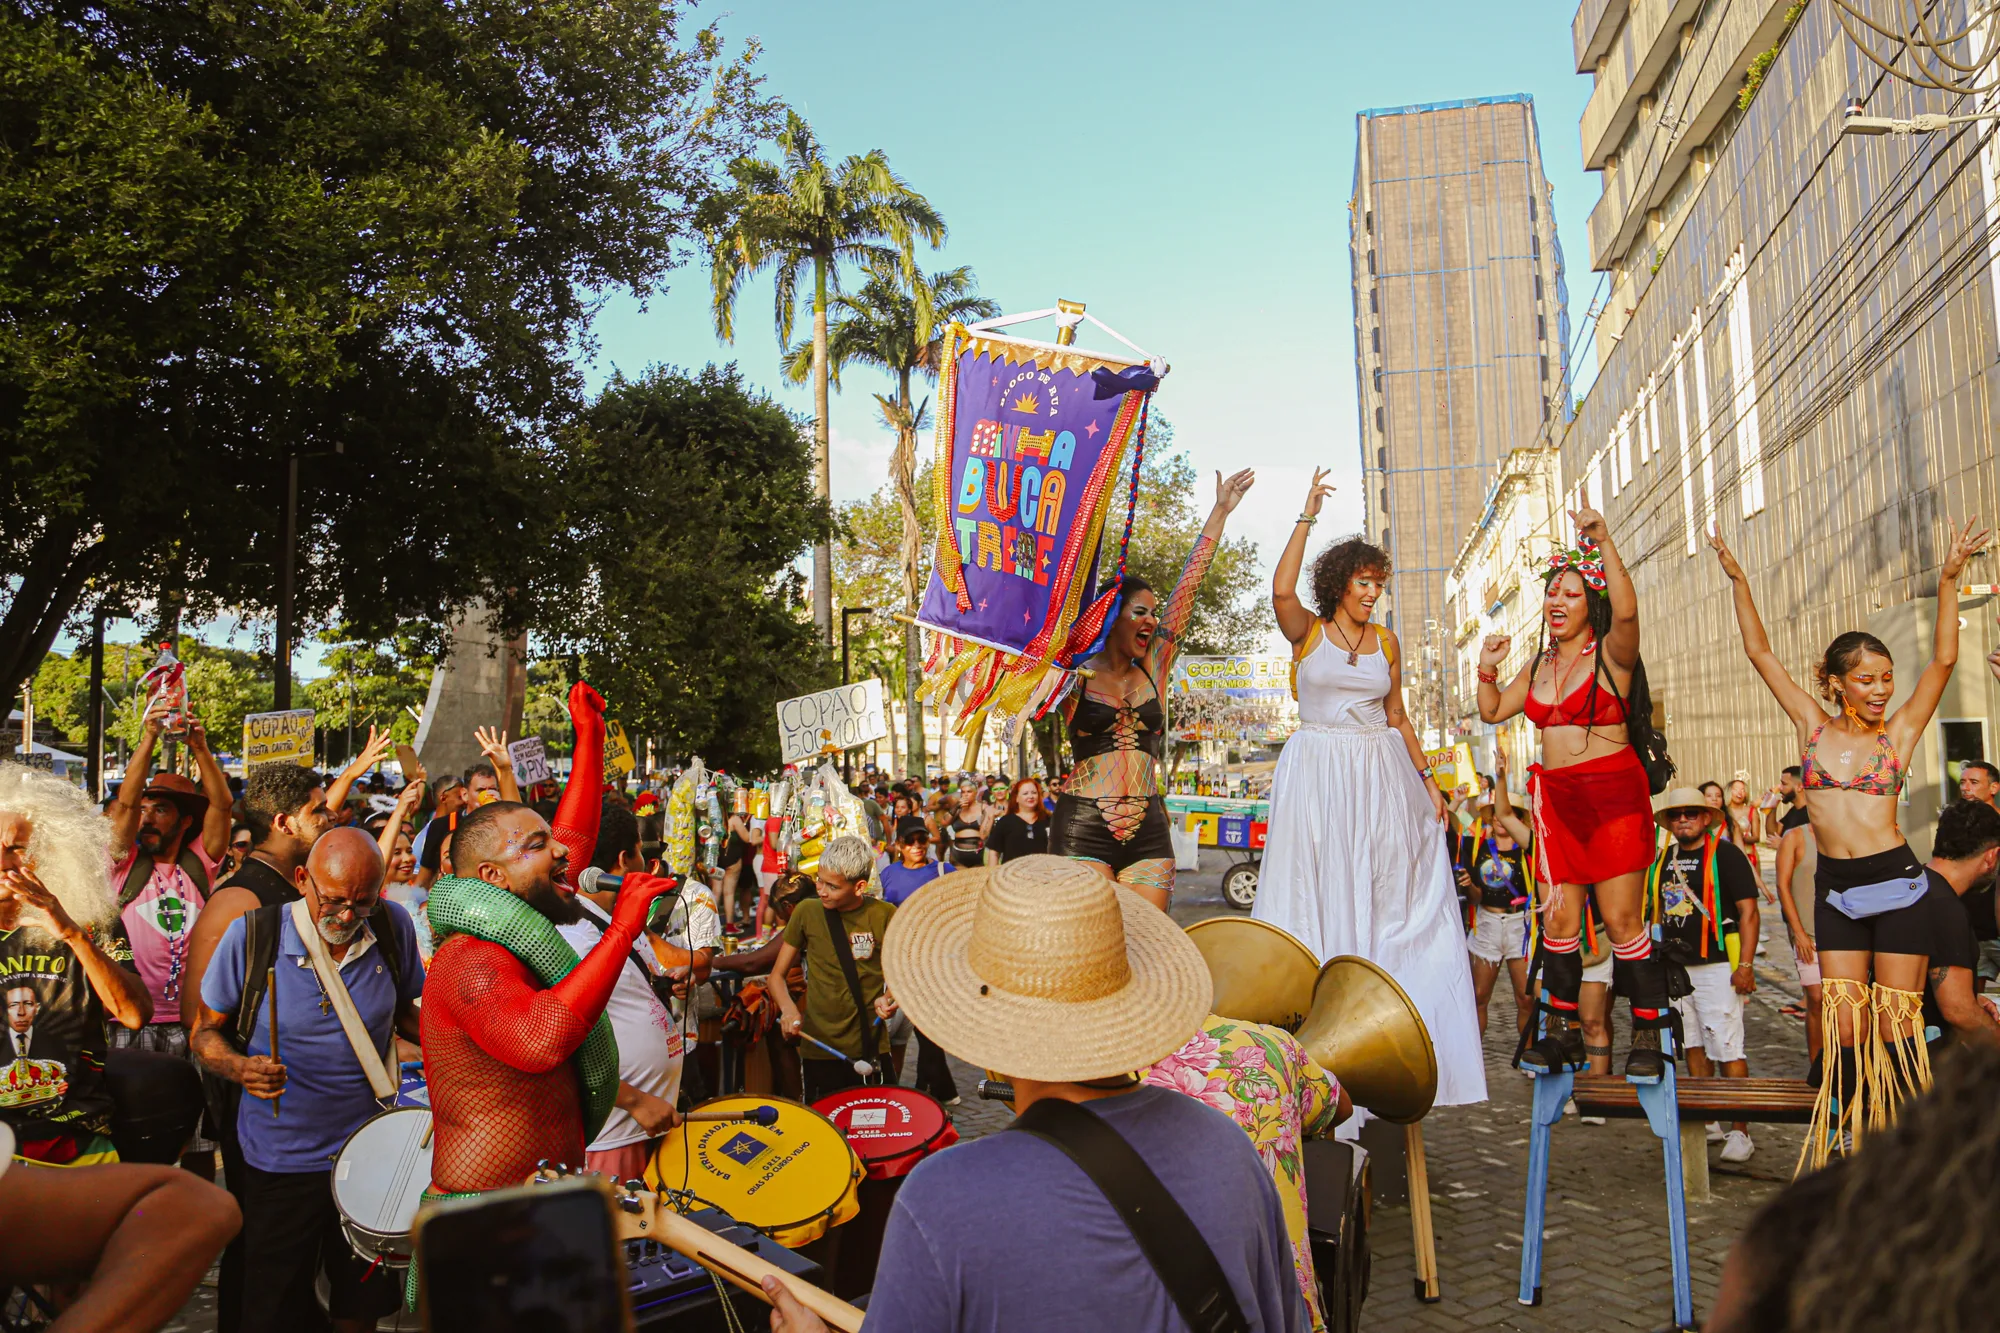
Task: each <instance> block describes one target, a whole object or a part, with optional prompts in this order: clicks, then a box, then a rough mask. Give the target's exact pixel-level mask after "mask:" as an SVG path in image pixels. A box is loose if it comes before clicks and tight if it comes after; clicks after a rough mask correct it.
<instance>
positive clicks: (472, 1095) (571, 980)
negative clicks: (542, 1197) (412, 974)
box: [423, 683, 673, 1193]
mask: <svg viewBox="0 0 2000 1333" xmlns="http://www.w3.org/2000/svg"><path fill="white" fill-rule="evenodd" d="M603 707H604V704H603V701H602V700H601V699H599V698H598V697H597V694H596V692H595V691H594V690H592V689H591V688H590V687H589V686H588V685H584V684H581V683H579V684H578V685H577V686H576V687H575V688H574V689H573V690H572V691H571V692H570V714H571V717H572V718H573V719H574V720H575V723H576V736H577V743H576V752H575V762H574V765H573V767H572V768H571V778H570V784H569V789H568V790H567V791H566V792H565V793H564V795H563V800H562V805H561V806H560V807H559V808H558V809H557V811H556V818H555V826H554V828H553V829H551V828H550V826H549V824H547V823H545V822H544V821H543V820H542V817H541V816H540V815H538V814H536V813H535V812H534V810H532V809H530V808H529V807H527V806H525V805H519V804H515V803H513V802H508V801H499V802H495V803H494V804H491V805H487V806H482V807H480V808H479V809H477V810H475V811H474V812H473V813H472V814H470V815H468V816H465V817H464V818H462V819H461V820H460V821H459V825H458V830H457V832H456V833H455V834H454V835H453V838H452V848H451V858H452V867H453V870H454V872H455V873H457V874H459V875H463V876H466V877H468V878H473V879H483V880H485V881H486V882H487V883H489V884H493V885H495V886H497V887H499V888H503V889H506V890H507V891H508V892H510V893H513V894H514V895H516V896H517V897H519V898H520V899H522V900H523V901H524V902H526V903H527V904H528V906H530V907H532V908H534V909H535V910H536V911H538V912H540V913H541V914H542V915H543V916H545V917H547V918H549V920H550V921H552V922H554V923H556V924H558V925H562V924H568V923H569V922H572V921H575V920H577V919H578V917H579V916H580V915H581V909H579V908H578V907H577V905H576V895H575V892H574V888H573V886H572V881H571V879H570V874H569V867H570V866H571V865H585V864H588V863H589V855H590V850H591V848H592V847H593V846H594V845H595V843H596V840H597V820H598V813H599V811H600V809H601V808H602V804H601V803H602V796H603V793H602V790H601V787H600V784H599V782H598V781H597V775H598V774H599V773H601V772H602V771H603V745H604V723H603ZM672 883H673V882H672V881H671V880H667V879H661V878H657V877H655V876H651V875H628V876H627V877H626V878H625V882H624V885H623V886H622V888H621V889H620V891H619V894H618V900H617V906H616V907H615V908H614V909H613V912H612V918H611V928H610V929H609V930H607V931H605V933H604V938H603V939H602V940H600V941H599V942H598V944H597V946H596V947H595V948H593V949H592V950H591V951H590V953H589V954H588V955H587V956H586V957H585V958H584V959H583V960H582V961H581V962H580V963H579V964H578V965H577V966H576V968H575V969H574V970H573V971H571V972H570V974H569V975H568V976H567V977H564V978H563V979H562V980H561V981H560V982H558V983H556V984H555V985H554V986H548V987H544V986H543V985H542V983H541V979H540V978H539V977H537V976H536V975H535V973H534V971H533V970H532V969H531V968H529V966H528V965H527V964H526V963H524V962H522V961H521V960H520V959H519V958H517V957H515V956H514V954H513V953H512V952H511V951H509V950H508V949H507V948H506V947H505V946H503V945H499V944H493V943H490V942H488V941H486V940H480V939H474V938H472V937H471V936H468V935H453V936H452V937H450V938H449V939H447V940H446V941H445V942H444V943H443V944H442V945H441V946H439V948H438V951H437V956H436V957H435V958H433V959H432V960H431V967H430V972H429V973H428V975H427V976H426V978H425V981H424V995H425V999H424V1008H423V1043H424V1073H425V1077H426V1079H427V1080H428V1082H429V1084H430V1096H431V1113H432V1116H433V1124H434V1125H435V1126H436V1137H435V1141H434V1143H433V1149H432V1159H431V1186H432V1189H433V1190H435V1191H436V1192H438V1193H466V1192H471V1191H475V1190H488V1189H498V1188H501V1187H502V1186H508V1185H518V1184H520V1183H522V1181H524V1180H525V1179H526V1178H527V1177H528V1176H529V1175H530V1174H532V1173H533V1171H534V1170H535V1164H536V1163H537V1162H539V1161H542V1160H544V1159H546V1160H548V1161H551V1162H562V1163H566V1164H567V1165H569V1166H572V1167H576V1168H579V1169H581V1168H582V1166H583V1160H584V1157H583V1155H584V1148H585V1134H584V1123H583V1094H582V1088H581V1086H580V1084H579V1082H578V1080H577V1076H576V1074H575V1073H574V1072H573V1071H572V1069H571V1068H570V1057H571V1056H572V1055H573V1054H575V1052H576V1050H577V1048H578V1047H579V1046H581V1045H582V1044H583V1040H584V1038H585V1037H586V1036H588V1035H589V1033H590V1029H591V1027H592V1025H593V1024H595V1023H596V1022H597V1019H598V1016H599V1015H600V1014H602V1013H603V1012H604V1006H605V1003H606V1002H607V1001H608V1000H609V999H610V997H611V991H612V988H613V986H614V985H616V983H617V980H618V973H619V969H620V968H621V967H623V966H624V963H625V960H626V958H627V956H628V955H629V953H630V951H631V948H632V945H633V942H634V941H635V940H637V939H638V938H639V934H640V932H641V931H642V930H643V929H644V927H645V922H646V917H647V914H648V913H649V911H650V910H651V907H652V903H653V900H654V899H655V898H657V897H658V896H659V895H660V894H661V893H663V892H665V891H666V890H667V889H669V888H671V887H672Z"/></svg>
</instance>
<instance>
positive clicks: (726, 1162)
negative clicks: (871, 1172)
mask: <svg viewBox="0 0 2000 1333" xmlns="http://www.w3.org/2000/svg"><path fill="white" fill-rule="evenodd" d="M758 1106H775V1107H776V1108H777V1110H778V1120H777V1123H776V1124H774V1125H769V1126H765V1125H755V1124H752V1123H750V1122H749V1121H747V1120H698V1121H695V1122H693V1123H692V1124H683V1125H679V1126H676V1127H675V1128H674V1129H673V1130H671V1131H669V1132H668V1134H667V1136H666V1137H665V1138H663V1139H661V1140H660V1146H659V1147H658V1148H657V1149H655V1150H654V1152H653V1160H652V1161H651V1162H650V1163H648V1164H647V1167H646V1184H647V1185H649V1186H651V1187H652V1188H653V1189H655V1190H658V1191H661V1192H663V1193H664V1192H666V1191H668V1190H683V1189H684V1190H687V1191H689V1192H690V1193H692V1194H693V1195H694V1196H695V1198H697V1199H699V1200H700V1201H701V1202H702V1203H704V1204H707V1205H709V1206H711V1207H714V1208H720V1209H721V1210H722V1211H723V1212H725V1213H728V1214H729V1215H730V1216H731V1217H733V1218H735V1219H736V1220H737V1221H739V1222H744V1223H747V1224H749V1225H750V1226H753V1227H756V1228H757V1229H758V1230H759V1231H762V1232H764V1233H765V1234H766V1235H768V1236H770V1237H771V1239H772V1240H775V1241H777V1242H778V1243H779V1244H780V1245H783V1246H785V1247H786V1248H788V1249H797V1248H798V1247H799V1246H801V1245H805V1244H808V1243H809V1242H812V1241H815V1240H818V1239H819V1238H820V1237H821V1236H824V1235H825V1234H826V1232H827V1229H828V1228H829V1227H837V1226H839V1225H840V1224H841V1223H843V1222H846V1221H848V1220H849V1219H851V1218H852V1217H854V1215H855V1214H856V1213H858V1212H860V1211H861V1200H860V1185H861V1179H862V1177H863V1176H864V1175H865V1174H866V1172H865V1171H864V1170H863V1169H862V1165H861V1159H860V1158H859V1157H858V1156H856V1155H855V1152H854V1149H852V1148H850V1147H848V1146H847V1140H846V1139H845V1138H843V1137H842V1136H841V1133H840V1131H839V1130H838V1129H837V1128H835V1127H834V1123H833V1122H832V1121H831V1120H828V1119H827V1118H826V1117H825V1116H823V1115H821V1114H820V1113H819V1112H817V1111H815V1110H813V1109H812V1108H811V1107H809V1106H800V1105H799V1104H798V1103H796V1102H788V1101H785V1100H783V1099H782V1098H778V1097H770V1096H763V1095H759V1096H744V1095H737V1096H733V1097H717V1098H715V1099H713V1100H712V1101H706V1102H703V1103H702V1104H701V1105H700V1106H698V1107H696V1108H695V1109H696V1110H698V1111H747V1110H749V1109H751V1108H752V1107H758Z"/></svg>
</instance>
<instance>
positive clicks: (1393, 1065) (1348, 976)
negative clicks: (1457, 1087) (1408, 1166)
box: [1298, 954, 1438, 1125]
mask: <svg viewBox="0 0 2000 1333" xmlns="http://www.w3.org/2000/svg"><path fill="white" fill-rule="evenodd" d="M1298 1038H1299V1044H1300V1045H1301V1046H1304V1047H1305V1048H1306V1054H1308V1055H1310V1056H1312V1058H1313V1060H1314V1061H1315V1062H1316V1063H1318V1064H1319V1065H1321V1066H1322V1067H1324V1068H1326V1069H1328V1070H1330V1071H1332V1073H1333V1076H1334V1077H1335V1078H1337V1079H1339V1080H1340V1085H1341V1086H1342V1087H1343V1088H1345V1089H1347V1095H1348V1096H1349V1097H1352V1098H1353V1099H1354V1103H1355V1105H1357V1106H1364V1107H1366V1108H1368V1111H1369V1113H1370V1114H1371V1115H1375V1116H1379V1117H1380V1118H1381V1119H1383V1120H1387V1121H1390V1122H1392V1123H1394V1124H1398V1125H1412V1124H1415V1123H1416V1122H1417V1121H1419V1120H1422V1119H1423V1118H1424V1116H1425V1115H1426V1114H1428V1113H1429V1111H1430V1109H1431V1103H1432V1102H1434V1101H1436V1100H1437V1086H1438V1066H1437V1052H1436V1051H1435V1050H1434V1049H1433V1048H1432V1046H1431V1034H1430V1032H1429V1031H1428V1030H1427V1029H1426V1028H1425V1027H1424V1020H1423V1018H1422V1016H1421V1015H1419V1014H1418V1013H1417V1007H1416V1006H1415V1005H1414V1004H1411V1003H1410V997H1409V996H1407V995H1405V994H1404V993H1403V988H1402V987H1401V986H1398V985H1397V984H1396V979H1395V978H1394V977H1392V976H1390V975H1389V974H1388V973H1387V972H1384V971H1383V970H1382V969H1381V968H1379V967H1377V966H1376V965H1375V964H1373V963H1371V962H1369V961H1368V960H1367V959H1366V958H1356V957H1354V956H1352V955H1349V954H1343V955H1342V956H1340V957H1338V958H1335V959H1332V960H1330V961H1329V962H1328V963H1327V965H1326V966H1325V967H1323V968H1321V969H1320V971H1319V979H1318V981H1316V982H1315V983H1314V985H1313V994H1312V1008H1311V1011H1310V1012H1309V1013H1308V1014H1307V1015H1306V1021H1305V1024H1304V1026H1302V1027H1300V1028H1299V1030H1298Z"/></svg>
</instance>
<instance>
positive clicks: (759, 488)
mask: <svg viewBox="0 0 2000 1333" xmlns="http://www.w3.org/2000/svg"><path fill="white" fill-rule="evenodd" d="M561 475H562V481H561V483H560V486H559V488H558V494H559V495H560V497H561V502H562V508H563V535H562V537H561V541H562V542H563V543H564V545H565V547H566V549H567V559H568V560H571V561H574V562H575V564H576V565H577V566H578V567H580V568H581V569H582V570H583V573H582V576H581V577H580V578H577V579H568V578H565V579H562V580H557V581H552V582H551V583H549V584H547V585H545V586H543V587H541V588H539V589H538V590H537V592H536V598H537V607H536V613H535V618H534V619H535V624H536V627H537V631H538V638H539V640H540V641H541V642H542V643H543V644H544V645H545V647H546V648H547V650H548V652H549V653H550V654H551V655H552V656H555V657H564V656H569V655H575V656H576V658H577V660H578V665H579V667H580V669H581V671H582V675H583V678H584V679H585V680H588V681H589V682H590V683H591V684H592V685H594V686H596V687H597V689H598V690H599V691H600V692H601V693H602V694H603V695H604V697H605V700H606V701H607V703H608V704H609V706H610V711H611V714H612V715H613V716H615V717H617V718H618V719H619V720H620V721H622V722H623V723H624V724H625V728H626V731H627V733H628V734H629V735H631V736H632V737H633V739H634V741H635V742H636V741H637V740H638V739H639V738H640V737H642V736H650V737H653V738H655V739H657V740H658V741H660V742H661V743H662V744H663V745H664V747H665V749H666V750H667V751H668V752H669V753H673V754H679V755H687V754H699V755H701V756H702V758H703V759H704V760H705V761H706V762H707V763H708V765H709V766H710V767H711V768H725V769H729V770H732V771H749V772H757V771H763V770H768V769H771V768H774V767H776V766H777V761H778V729H777V725H778V724H777V714H776V711H775V706H776V704H777V702H778V701H779V700H780V699H785V698H790V697H792V696H794V695H799V694H805V693H809V692H810V691H812V690H816V689H821V688H824V687H825V686H826V685H828V684H831V683H832V681H833V676H834V668H833V667H832V666H831V664H829V663H828V661H827V660H826V656H825V653H824V651H823V650H822V649H820V648H818V647H817V646H816V642H815V639H814V636H813V631H812V626H811V624H810V623H809V622H808V621H806V620H805V619H804V618H803V616H802V613H801V610H800V594H801V591H802V587H803V584H802V582H801V580H800V578H799V576H798V574H797V572H796V571H795V570H794V568H793V564H792V562H793V561H794V559H795V558H796V557H797V555H798V553H799V552H800V551H802V550H804V549H805V548H806V547H807V546H809V545H811V544H812V542H814V541H815V540H821V539H824V538H825V536H826V535H827V533H828V532H829V531H830V528H831V517H830V515H829V514H828V513H827V510H826V508H825V506H824V505H822V504H820V503H819V502H818V501H816V500H815V499H814V498H813V494H812V455H811V450H810V447H809V445H808V444H807V442H806V438H805V436H804V434H803V433H802V429H801V425H800V423H799V422H798V421H797V420H795V419H794V418H793V417H792V416H791V415H790V414H789V413H787V412H786V411H785V410H784V409H783V408H782V407H780V406H778V405H777V404H776V403H774V402H772V401H771V400H770V399H769V398H768V397H766V396H765V395H763V394H762V393H760V392H757V391H755V390H752V389H751V388H749V387H748V386H746V385H745V384H744V383H743V380H742V377H741V375H740V374H739V373H738V372H737V370H736V367H734V366H729V367H726V368H721V369H718V368H716V367H713V366H710V367H708V368H706V369H704V370H701V371H698V372H695V373H693V374H684V373H682V372H680V371H676V370H671V369H654V370H651V371H649V372H647V373H646V374H645V375H643V376H641V377H639V378H637V379H630V380H628V379H626V378H624V377H622V376H620V377H617V378H614V379H613V380H612V382H611V383H610V384H609V385H607V386H606V388H605V390H604V393H603V395H602V396H601V397H600V398H599V399H598V400H597V402H596V403H595V404H594V405H593V406H592V407H591V409H590V411H589V413H588V414H587V416H586V418H585V420H584V422H583V424H582V425H580V426H579V427H577V428H576V429H575V430H574V431H572V432H571V433H570V436H569V438H568V440H567V441H566V448H565V452H564V462H563V467H562V474H561ZM535 720H536V721H539V719H535Z"/></svg>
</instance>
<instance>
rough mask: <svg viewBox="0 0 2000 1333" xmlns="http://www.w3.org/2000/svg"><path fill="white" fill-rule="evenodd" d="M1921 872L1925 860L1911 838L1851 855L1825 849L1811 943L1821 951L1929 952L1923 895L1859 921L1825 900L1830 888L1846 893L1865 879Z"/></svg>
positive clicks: (1877, 880) (1815, 884)
mask: <svg viewBox="0 0 2000 1333" xmlns="http://www.w3.org/2000/svg"><path fill="white" fill-rule="evenodd" d="M1923 873H1924V865H1923V862H1921V861H1919V860H1917V854H1916V853H1915V852H1913V851H1911V850H1910V845H1909V844H1908V843H1904V844H1903V845H1902V846H1900V847H1891V848H1890V849H1889V850H1888V851H1886V852H1877V853H1875V854H1874V855H1873V856H1857V857H1853V858H1851V859H1842V858H1840V857H1837V856H1828V855H1827V854H1826V853H1825V852H1821V853H1820V854H1819V869H1818V870H1817V871H1816V872H1815V874H1814V876H1813V947H1814V948H1816V949H1818V950H1819V951H1820V952H1821V953H1904V954H1918V955H1922V956H1926V957H1928V956H1929V954H1930V951H1931V929H1930V920H1931V918H1930V914H1929V913H1927V912H1926V911H1925V910H1924V903H1923V899H1921V898H1919V899H1918V900H1917V901H1916V902H1913V903H1911V904H1910V905H1909V906H1908V907H1898V908H1896V909H1895V910H1894V911H1891V912H1883V913H1880V914H1879V915H1876V916H1870V917H1863V918H1861V919H1860V920H1858V921H1857V920H1855V919H1854V918H1853V917H1851V916H1849V915H1847V913H1845V912H1843V911H1841V910H1840V909H1839V908H1838V907H1834V906H1832V905H1831V904H1829V903H1828V902H1827V900H1826V896H1827V895H1828V894H1829V893H1844V892H1846V891H1847V890H1848V889H1853V888H1859V887H1860V886H1861V885H1863V884H1880V883H1882V882H1883V881H1884V880H1890V879H1908V878H1910V877H1911V876H1913V875H1921V874H1923Z"/></svg>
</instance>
